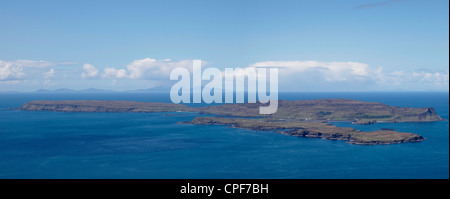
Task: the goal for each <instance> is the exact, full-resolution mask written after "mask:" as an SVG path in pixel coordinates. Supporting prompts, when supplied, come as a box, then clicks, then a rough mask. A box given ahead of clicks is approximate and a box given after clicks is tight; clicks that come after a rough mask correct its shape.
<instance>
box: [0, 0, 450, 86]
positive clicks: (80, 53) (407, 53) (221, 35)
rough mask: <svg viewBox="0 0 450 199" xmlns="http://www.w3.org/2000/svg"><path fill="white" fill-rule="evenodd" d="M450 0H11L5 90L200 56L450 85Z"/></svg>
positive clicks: (5, 14)
mask: <svg viewBox="0 0 450 199" xmlns="http://www.w3.org/2000/svg"><path fill="white" fill-rule="evenodd" d="M448 3H449V2H448V1H446V0H434V1H425V0H364V1H362V0H342V1H336V0H328V1H327V0H321V1H300V0H295V1H257V0H247V1H246V0H239V1H229V0H228V1H218V0H212V1H100V0H97V1H80V0H77V1H45V0H43V1H31V0H30V1H20V0H14V1H9V0H2V1H1V2H0V27H1V28H0V30H1V31H0V91H8V90H19V91H32V90H36V89H41V88H44V89H56V88H72V89H86V88H91V87H94V88H102V89H111V90H133V89H144V88H150V87H154V86H157V85H160V84H163V85H167V84H170V82H169V81H167V80H168V79H169V78H168V74H167V73H164V71H166V70H165V69H167V68H168V69H170V68H171V67H189V64H188V60H192V59H201V60H203V61H204V63H207V65H206V66H205V67H207V66H209V67H217V68H225V67H242V68H245V67H257V66H277V67H280V68H283V70H284V72H280V75H281V76H280V81H281V82H280V89H279V90H289V91H365V90H378V91H388V90H389V91H390V90H392V91H397V90H402V91H403V90H404V91H430V90H436V91H448V87H449V85H448V81H449V75H448V74H449V71H448V67H449V57H448V54H449V46H448V45H449V44H448V43H449V41H448V40H449V26H448V24H449V21H448V20H449V10H448V9H449V5H448ZM154 73H155V74H159V75H154ZM83 74H84V75H83ZM152 74H153V75H152ZM166 76H167V77H166ZM312 81H314V83H312ZM172 83H173V82H172ZM292 85H298V86H294V87H293V86H292Z"/></svg>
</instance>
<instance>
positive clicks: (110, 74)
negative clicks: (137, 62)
mask: <svg viewBox="0 0 450 199" xmlns="http://www.w3.org/2000/svg"><path fill="white" fill-rule="evenodd" d="M102 77H104V78H112V79H122V78H126V77H127V71H126V70H125V69H115V68H104V69H103V75H102Z"/></svg>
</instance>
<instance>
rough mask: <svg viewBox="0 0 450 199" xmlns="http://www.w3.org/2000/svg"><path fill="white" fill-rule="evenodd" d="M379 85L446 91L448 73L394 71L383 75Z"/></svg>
mask: <svg viewBox="0 0 450 199" xmlns="http://www.w3.org/2000/svg"><path fill="white" fill-rule="evenodd" d="M380 84H385V85H389V84H392V85H396V86H408V87H413V88H416V89H421V90H428V89H429V90H435V89H444V88H447V89H448V86H449V71H448V70H446V71H412V72H408V71H394V72H392V73H388V74H384V77H383V81H382V82H380Z"/></svg>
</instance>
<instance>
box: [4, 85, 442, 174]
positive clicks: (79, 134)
mask: <svg viewBox="0 0 450 199" xmlns="http://www.w3.org/2000/svg"><path fill="white" fill-rule="evenodd" d="M279 98H280V99H284V100H306V99H332V98H345V99H355V100H362V101H370V102H381V103H384V104H388V105H394V106H399V107H435V110H436V112H437V113H438V114H439V115H440V116H441V117H443V118H445V119H449V94H448V93H447V92H442V93H439V92H363V93H345V92H339V93H313V92H312V93H280V94H279ZM32 100H129V101H142V102H170V97H169V94H168V93H2V94H0V178H2V179H78V178H82V179H86V178H87V179H92V178H94V179H139V178H145V179H448V178H449V122H448V120H447V121H440V122H414V123H377V124H374V125H353V124H351V123H348V122H335V123H333V124H335V125H337V126H343V127H344V126H345V127H353V128H355V129H359V130H362V131H374V130H379V129H381V128H391V129H396V130H398V131H402V132H412V133H416V134H420V135H422V136H423V137H424V138H426V140H425V141H423V142H418V143H404V144H391V145H373V146H368V145H352V144H348V143H346V142H345V141H333V140H324V139H317V138H301V137H293V136H287V135H282V134H279V133H276V132H268V131H253V130H246V129H237V128H230V127H229V126H225V125H192V124H179V123H178V122H179V121H190V120H192V119H193V118H195V117H196V116H198V114H197V113H179V112H178V113H177V112H174V113H63V112H27V111H20V110H14V109H12V108H17V107H20V106H21V105H22V104H24V103H26V102H29V101H32Z"/></svg>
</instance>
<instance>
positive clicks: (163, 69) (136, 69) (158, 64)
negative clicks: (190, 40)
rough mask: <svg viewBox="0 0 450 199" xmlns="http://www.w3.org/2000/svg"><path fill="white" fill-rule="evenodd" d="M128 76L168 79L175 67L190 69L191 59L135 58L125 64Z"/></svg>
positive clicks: (133, 77)
mask: <svg viewBox="0 0 450 199" xmlns="http://www.w3.org/2000/svg"><path fill="white" fill-rule="evenodd" d="M126 68H127V70H128V72H129V75H128V77H129V78H131V79H153V80H161V79H164V80H166V79H168V78H169V75H170V72H171V71H172V70H173V69H175V68H186V69H188V70H189V71H192V60H180V61H173V60H171V59H164V60H156V59H151V58H145V59H141V60H135V61H133V62H131V63H130V64H128V65H127V67H126Z"/></svg>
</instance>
